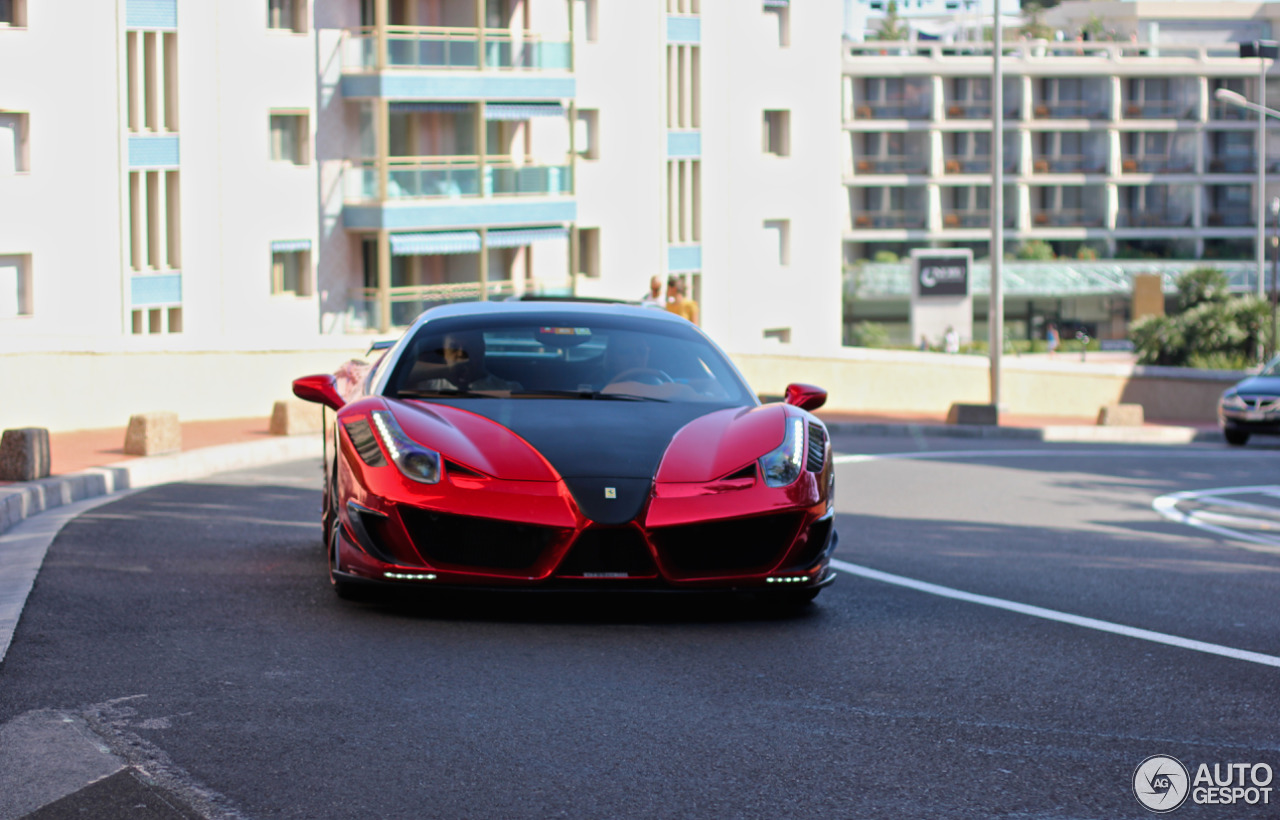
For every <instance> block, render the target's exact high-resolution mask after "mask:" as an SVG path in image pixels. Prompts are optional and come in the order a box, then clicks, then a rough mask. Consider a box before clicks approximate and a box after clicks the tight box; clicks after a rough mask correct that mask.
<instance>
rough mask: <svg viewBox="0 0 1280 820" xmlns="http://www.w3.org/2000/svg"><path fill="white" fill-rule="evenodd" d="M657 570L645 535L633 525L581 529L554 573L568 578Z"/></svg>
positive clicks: (638, 574)
mask: <svg viewBox="0 0 1280 820" xmlns="http://www.w3.org/2000/svg"><path fill="white" fill-rule="evenodd" d="M657 574H658V569H657V567H655V566H654V564H653V558H652V557H651V556H650V555H649V549H648V547H646V546H645V543H644V536H642V535H641V534H640V532H639V531H638V530H636V529H635V528H634V527H610V528H605V527H596V528H593V529H589V530H583V532H582V534H581V535H579V536H578V539H577V540H576V541H574V542H573V546H572V547H571V548H570V549H569V554H568V555H567V556H566V557H565V559H564V561H563V563H561V564H560V568H559V569H558V570H557V571H556V575H559V576H561V577H570V578H590V577H608V576H614V577H619V576H624V575H625V576H626V577H628V578H637V577H639V578H644V577H652V576H654V575H657Z"/></svg>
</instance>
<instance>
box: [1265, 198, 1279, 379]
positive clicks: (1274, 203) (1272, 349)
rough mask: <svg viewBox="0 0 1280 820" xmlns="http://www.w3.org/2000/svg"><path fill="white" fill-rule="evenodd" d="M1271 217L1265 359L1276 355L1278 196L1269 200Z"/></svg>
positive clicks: (1269, 359)
mask: <svg viewBox="0 0 1280 820" xmlns="http://www.w3.org/2000/svg"><path fill="white" fill-rule="evenodd" d="M1271 218H1272V219H1273V220H1274V222H1275V226H1276V232H1275V236H1274V237H1272V240H1271V244H1272V245H1275V247H1276V250H1275V253H1274V254H1273V256H1274V262H1273V264H1272V267H1271V335H1270V337H1269V342H1270V344H1269V345H1268V347H1269V349H1268V350H1267V357H1266V360H1267V361H1271V359H1272V357H1273V356H1275V355H1276V346H1277V344H1276V343H1277V339H1276V336H1277V333H1276V304H1277V302H1280V282H1278V281H1277V280H1280V197H1276V198H1274V199H1272V200H1271Z"/></svg>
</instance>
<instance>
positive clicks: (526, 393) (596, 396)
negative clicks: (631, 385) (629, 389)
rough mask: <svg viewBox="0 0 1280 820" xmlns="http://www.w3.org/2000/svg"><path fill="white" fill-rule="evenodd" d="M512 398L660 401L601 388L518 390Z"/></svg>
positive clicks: (652, 397) (512, 394) (664, 400)
mask: <svg viewBox="0 0 1280 820" xmlns="http://www.w3.org/2000/svg"><path fill="white" fill-rule="evenodd" d="M511 397H512V398H521V399H590V400H594V401H660V402H666V401H668V400H667V399H659V398H656V397H654V396H637V395H635V394H634V393H604V392H601V391H599V390H518V391H513V392H512V393H511Z"/></svg>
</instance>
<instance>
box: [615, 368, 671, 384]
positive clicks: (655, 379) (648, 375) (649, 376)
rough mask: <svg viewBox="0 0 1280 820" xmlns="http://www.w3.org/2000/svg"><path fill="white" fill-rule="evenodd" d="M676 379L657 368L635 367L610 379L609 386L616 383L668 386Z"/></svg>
mask: <svg viewBox="0 0 1280 820" xmlns="http://www.w3.org/2000/svg"><path fill="white" fill-rule="evenodd" d="M673 381H675V379H673V378H671V377H670V376H668V375H667V374H666V373H664V372H663V371H661V370H658V369H657V368H655V367H633V368H631V369H630V370H624V371H622V372H621V373H619V374H618V375H616V376H614V377H613V378H612V379H609V384H614V383H616V382H639V383H640V384H667V383H669V382H673Z"/></svg>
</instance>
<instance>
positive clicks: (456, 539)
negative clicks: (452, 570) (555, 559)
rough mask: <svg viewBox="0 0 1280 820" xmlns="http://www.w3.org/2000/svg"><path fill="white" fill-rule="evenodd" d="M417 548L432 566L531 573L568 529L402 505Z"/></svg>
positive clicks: (403, 518)
mask: <svg viewBox="0 0 1280 820" xmlns="http://www.w3.org/2000/svg"><path fill="white" fill-rule="evenodd" d="M400 519H401V520H402V521H403V522H404V526H405V529H406V530H408V532H409V537H410V538H412V539H413V545H414V547H416V548H417V550H418V554H419V555H421V556H422V557H423V558H424V559H425V560H426V561H427V562H428V563H430V564H432V565H441V564H449V565H451V566H454V567H460V568H466V567H475V568H478V569H505V570H529V569H531V568H532V567H533V565H534V564H536V563H537V562H538V559H539V558H541V557H542V555H543V553H544V552H545V551H546V550H547V549H549V548H550V547H551V546H552V545H553V544H554V543H555V542H556V540H557V539H559V538H560V537H562V536H564V535H565V534H566V533H567V532H568V530H563V529H559V528H557V527H539V526H535V525H532V524H518V523H515V522H511V521H498V520H495V519H492V518H475V517H472V516H466V515H450V514H448V513H439V512H435V511H434V510H424V509H420V508H418V507H408V506H404V505H401V506H400Z"/></svg>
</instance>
